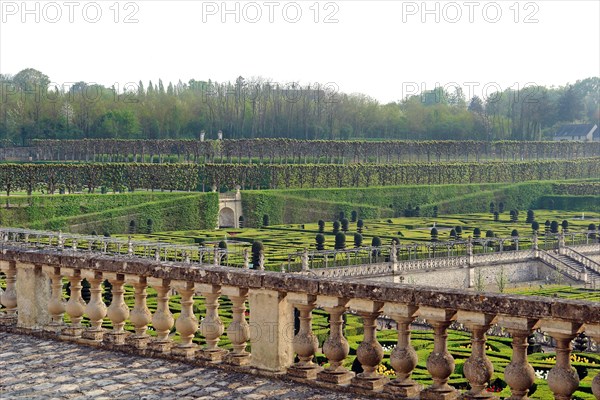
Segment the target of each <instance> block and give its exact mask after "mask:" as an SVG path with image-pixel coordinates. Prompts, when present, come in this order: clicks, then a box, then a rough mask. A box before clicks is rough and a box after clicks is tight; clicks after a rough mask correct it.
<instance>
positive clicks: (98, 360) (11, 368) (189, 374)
mask: <svg viewBox="0 0 600 400" xmlns="http://www.w3.org/2000/svg"><path fill="white" fill-rule="evenodd" d="M274 398H278V399H313V400H321V399H324V398H327V399H329V400H350V399H361V398H363V397H360V396H357V395H351V394H344V393H336V392H332V391H329V390H326V389H319V388H315V387H309V386H308V385H303V384H299V383H296V382H291V381H284V380H279V379H275V378H273V379H269V378H264V377H258V376H254V375H250V374H242V373H237V372H227V371H223V370H220V369H218V368H205V367H197V366H193V365H189V364H184V363H180V362H174V361H169V360H164V359H156V358H143V357H138V356H133V355H129V354H123V353H119V352H112V351H107V350H100V349H96V348H93V347H88V346H83V345H77V344H73V343H66V342H60V341H52V340H47V339H40V338H36V337H33V336H26V335H16V334H13V333H6V332H0V399H2V400H9V399H28V400H33V399H35V400H37V399H39V400H50V399H78V400H83V399H86V400H87V399H98V400H99V399H145V400H159V399H160V400H166V399H178V400H182V399H274ZM365 398H366V397H365Z"/></svg>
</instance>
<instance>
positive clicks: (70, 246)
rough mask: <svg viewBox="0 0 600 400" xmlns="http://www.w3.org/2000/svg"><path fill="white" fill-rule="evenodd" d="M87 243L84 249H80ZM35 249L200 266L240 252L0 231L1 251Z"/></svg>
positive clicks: (84, 236) (224, 249)
mask: <svg viewBox="0 0 600 400" xmlns="http://www.w3.org/2000/svg"><path fill="white" fill-rule="evenodd" d="M83 244H87V246H82V245H83ZM7 246H9V247H12V246H18V247H35V248H40V249H45V250H47V251H51V252H52V251H53V252H61V253H62V252H66V251H70V252H86V253H89V252H92V253H94V252H97V253H101V254H111V255H115V256H120V257H134V256H135V257H139V258H153V259H160V260H164V261H167V260H170V259H174V260H178V259H181V260H185V261H188V262H191V261H198V262H200V263H202V262H203V261H204V260H205V259H207V258H209V257H211V256H212V258H210V263H211V264H212V263H214V262H215V260H216V261H217V263H220V262H221V261H222V260H226V261H227V262H229V260H230V257H229V256H240V252H239V251H234V250H230V249H227V248H219V247H217V246H215V247H206V246H193V245H186V244H174V243H166V242H159V241H156V242H154V241H142V240H136V241H132V240H131V237H130V238H128V239H121V238H113V237H105V236H94V235H79V234H72V233H62V232H60V231H59V232H52V231H41V230H31V229H23V228H0V249H4V248H5V247H7Z"/></svg>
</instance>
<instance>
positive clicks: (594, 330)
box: [585, 325, 600, 400]
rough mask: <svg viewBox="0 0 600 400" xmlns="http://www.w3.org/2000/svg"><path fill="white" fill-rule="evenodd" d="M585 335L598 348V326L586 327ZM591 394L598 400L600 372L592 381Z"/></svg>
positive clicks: (599, 326) (599, 397)
mask: <svg viewBox="0 0 600 400" xmlns="http://www.w3.org/2000/svg"><path fill="white" fill-rule="evenodd" d="M585 333H587V335H588V336H589V337H591V338H592V339H594V341H596V344H597V345H598V346H600V325H587V326H586V328H585ZM592 393H594V396H596V399H597V400H600V372H598V374H596V377H595V378H594V380H593V381H592Z"/></svg>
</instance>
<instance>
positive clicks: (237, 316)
mask: <svg viewBox="0 0 600 400" xmlns="http://www.w3.org/2000/svg"><path fill="white" fill-rule="evenodd" d="M222 294H223V295H225V296H227V297H229V299H230V300H231V302H232V306H231V312H232V320H231V323H230V324H229V326H228V327H227V337H228V338H229V340H230V341H231V345H232V347H233V350H232V351H231V352H230V353H229V354H227V356H226V357H225V361H226V362H227V363H229V364H234V365H248V364H249V363H250V353H248V352H247V351H246V346H247V342H248V339H250V326H249V325H248V322H247V321H246V316H245V314H246V300H247V299H248V289H243V288H239V287H235V286H224V287H223V288H222Z"/></svg>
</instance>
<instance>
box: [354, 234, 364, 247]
mask: <svg viewBox="0 0 600 400" xmlns="http://www.w3.org/2000/svg"><path fill="white" fill-rule="evenodd" d="M362 241H363V236H362V235H361V234H360V233H355V234H354V247H360V246H362Z"/></svg>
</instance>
